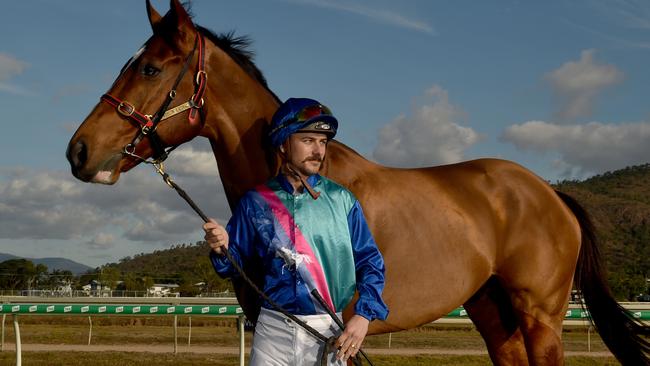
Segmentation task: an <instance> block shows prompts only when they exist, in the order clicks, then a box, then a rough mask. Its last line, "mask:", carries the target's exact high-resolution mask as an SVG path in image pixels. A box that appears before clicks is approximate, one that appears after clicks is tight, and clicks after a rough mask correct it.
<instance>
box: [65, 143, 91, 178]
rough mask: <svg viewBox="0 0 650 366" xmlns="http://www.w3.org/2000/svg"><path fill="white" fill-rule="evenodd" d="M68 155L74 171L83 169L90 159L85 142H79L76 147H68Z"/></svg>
mask: <svg viewBox="0 0 650 366" xmlns="http://www.w3.org/2000/svg"><path fill="white" fill-rule="evenodd" d="M66 155H67V157H68V161H69V162H70V165H71V166H72V169H73V170H75V171H76V170H79V169H81V168H82V167H83V166H84V164H86V160H87V159H88V149H87V148H86V144H84V143H83V141H77V142H76V143H75V144H74V145H70V146H69V147H68V152H67V154H66Z"/></svg>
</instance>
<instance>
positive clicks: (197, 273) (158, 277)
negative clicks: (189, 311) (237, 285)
mask: <svg viewBox="0 0 650 366" xmlns="http://www.w3.org/2000/svg"><path fill="white" fill-rule="evenodd" d="M209 252H210V248H209V247H208V245H207V244H206V243H205V242H197V243H195V244H179V245H173V246H172V247H171V248H169V249H165V250H156V251H154V252H153V253H146V254H145V253H140V254H136V255H134V256H133V257H125V258H122V259H120V261H119V263H109V264H106V265H104V266H102V267H101V268H100V272H101V275H100V280H102V281H104V282H106V283H107V284H110V283H111V282H117V281H124V286H125V287H126V289H127V290H144V289H146V288H147V287H149V286H150V285H151V284H153V283H175V284H178V285H179V286H180V292H181V294H182V295H183V296H194V295H198V294H199V293H200V292H208V293H215V292H222V291H225V290H232V285H231V284H230V281H228V280H223V279H221V278H219V276H217V275H216V273H215V272H214V269H213V268H212V264H211V263H210V260H209V257H208V253H209ZM201 282H202V283H203V285H200V286H197V284H198V283H201ZM111 287H112V286H111Z"/></svg>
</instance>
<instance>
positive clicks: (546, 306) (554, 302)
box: [505, 276, 572, 366]
mask: <svg viewBox="0 0 650 366" xmlns="http://www.w3.org/2000/svg"><path fill="white" fill-rule="evenodd" d="M567 277H568V279H567ZM520 278H522V277H520ZM564 278H565V281H562V282H556V283H554V281H553V280H551V277H547V282H546V283H547V285H548V287H547V288H546V289H547V291H540V292H538V291H534V290H532V288H531V287H530V286H517V289H512V288H511V289H506V290H507V291H508V292H509V294H510V300H511V304H512V307H513V309H514V314H515V315H516V317H517V320H518V324H519V329H520V331H521V334H522V336H523V339H524V344H525V346H526V353H527V354H528V363H529V364H530V365H531V366H550V365H554V366H555V365H564V350H563V347H562V339H561V337H562V322H563V320H564V314H565V313H566V309H567V307H568V298H569V292H570V290H571V283H572V277H571V276H564ZM510 280H511V282H510V283H512V278H510ZM505 283H507V282H505ZM537 285H538V286H539V282H538V283H537ZM549 288H550V289H553V290H550V291H548V289H549Z"/></svg>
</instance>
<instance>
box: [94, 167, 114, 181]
mask: <svg viewBox="0 0 650 366" xmlns="http://www.w3.org/2000/svg"><path fill="white" fill-rule="evenodd" d="M112 174H113V173H112V172H110V171H107V170H101V171H99V172H97V174H95V176H94V177H93V179H91V180H90V181H91V182H93V183H103V184H110V183H111V175H112Z"/></svg>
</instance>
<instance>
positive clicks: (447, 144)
mask: <svg viewBox="0 0 650 366" xmlns="http://www.w3.org/2000/svg"><path fill="white" fill-rule="evenodd" d="M426 96H427V97H428V98H430V99H431V100H430V103H429V104H425V105H421V106H416V107H414V108H413V111H412V116H404V115H402V116H399V117H397V118H396V119H395V120H393V121H392V122H390V123H389V124H387V125H386V126H384V127H382V128H381V130H380V131H379V141H378V142H377V147H376V148H375V150H374V152H373V156H374V158H375V159H376V160H377V161H379V162H381V163H384V164H387V165H392V166H401V167H414V166H429V165H437V164H447V163H455V162H459V161H461V160H463V153H464V151H465V149H467V148H468V147H470V146H471V145H473V144H475V143H476V142H477V141H478V140H479V134H478V133H476V131H474V130H473V129H471V128H469V127H463V126H461V125H460V124H459V123H457V122H456V119H457V118H458V117H460V116H461V115H462V114H463V113H462V111H461V110H460V109H458V108H456V107H455V106H454V105H452V104H451V103H449V97H448V95H447V92H446V91H445V90H444V89H442V88H440V87H438V86H433V87H432V88H431V89H429V90H428V91H427V93H426Z"/></svg>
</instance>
